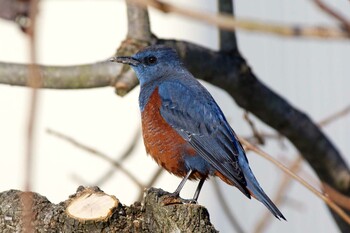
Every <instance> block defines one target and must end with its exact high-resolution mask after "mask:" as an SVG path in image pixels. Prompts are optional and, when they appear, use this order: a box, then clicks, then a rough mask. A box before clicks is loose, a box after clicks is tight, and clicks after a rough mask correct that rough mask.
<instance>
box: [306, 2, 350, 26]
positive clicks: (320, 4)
mask: <svg viewBox="0 0 350 233" xmlns="http://www.w3.org/2000/svg"><path fill="white" fill-rule="evenodd" d="M313 2H314V3H315V4H316V5H317V6H318V7H319V8H320V9H321V10H322V11H324V12H325V13H326V14H328V15H330V16H331V17H333V18H335V19H336V20H338V21H339V22H340V23H341V24H342V25H343V26H344V28H345V29H346V30H347V31H348V32H350V21H349V20H348V19H347V18H345V17H344V16H343V15H341V14H340V13H339V12H337V11H336V10H334V9H332V8H331V7H330V6H328V5H327V4H326V3H324V2H323V1H321V0H313Z"/></svg>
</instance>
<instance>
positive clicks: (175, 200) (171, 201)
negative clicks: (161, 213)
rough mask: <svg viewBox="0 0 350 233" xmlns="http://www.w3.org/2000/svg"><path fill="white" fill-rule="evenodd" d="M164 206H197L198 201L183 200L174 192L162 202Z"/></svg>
mask: <svg viewBox="0 0 350 233" xmlns="http://www.w3.org/2000/svg"><path fill="white" fill-rule="evenodd" d="M162 204H163V205H165V206H166V205H175V204H197V200H195V199H184V198H181V197H180V195H179V193H177V192H174V193H170V194H168V195H166V196H165V197H164V199H163V200H162Z"/></svg>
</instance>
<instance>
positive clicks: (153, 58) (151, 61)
mask: <svg viewBox="0 0 350 233" xmlns="http://www.w3.org/2000/svg"><path fill="white" fill-rule="evenodd" d="M156 62H157V58H156V57H155V56H150V57H147V63H148V64H150V65H151V64H155V63H156Z"/></svg>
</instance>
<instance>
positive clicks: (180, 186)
mask: <svg viewBox="0 0 350 233" xmlns="http://www.w3.org/2000/svg"><path fill="white" fill-rule="evenodd" d="M192 172H193V171H192V169H190V170H189V171H188V173H187V175H186V176H185V177H184V178H183V179H182V181H181V182H180V184H179V186H177V188H176V190H175V192H173V193H172V195H174V196H175V197H179V196H180V192H181V189H182V188H183V187H184V185H185V183H186V181H187V180H188V178H189V177H190V176H191V174H192Z"/></svg>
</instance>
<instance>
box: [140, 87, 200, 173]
mask: <svg viewBox="0 0 350 233" xmlns="http://www.w3.org/2000/svg"><path fill="white" fill-rule="evenodd" d="M161 104H162V102H161V99H160V96H159V93H158V88H156V89H155V90H154V92H153V93H152V95H151V96H150V98H149V100H148V103H147V104H146V105H145V108H144V110H143V112H142V133H143V139H144V143H145V147H146V151H147V153H148V154H150V155H151V156H152V157H153V158H154V160H155V161H156V162H157V163H158V164H159V165H161V166H162V167H164V168H165V169H166V170H168V171H169V172H171V173H173V174H175V175H177V176H181V177H183V176H185V175H186V173H187V172H188V171H187V169H186V168H185V165H184V160H183V156H184V155H185V154H186V155H194V154H195V153H196V151H195V150H194V149H193V148H192V147H191V146H190V145H189V144H188V143H187V142H186V141H185V140H184V139H183V138H182V137H181V136H180V135H179V134H178V133H177V132H176V131H175V130H174V129H173V128H172V127H171V126H170V125H169V124H168V123H167V122H166V121H165V120H164V118H163V117H162V116H161V114H160V107H161ZM192 178H195V177H192Z"/></svg>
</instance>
